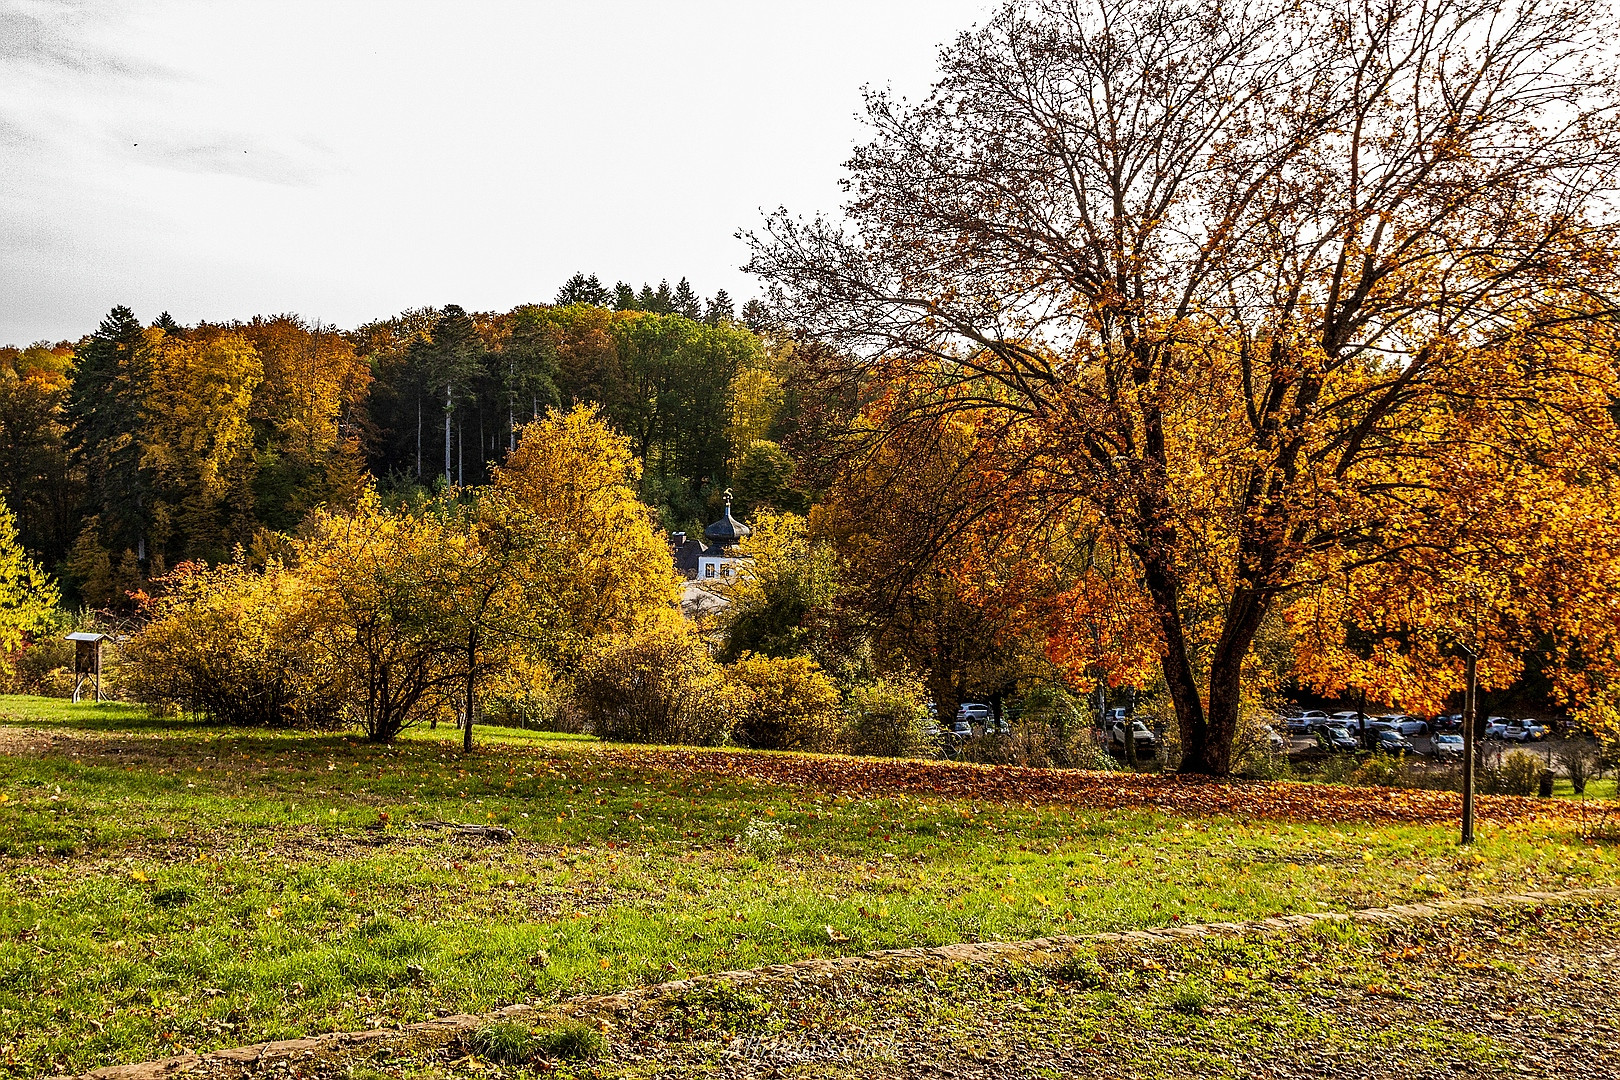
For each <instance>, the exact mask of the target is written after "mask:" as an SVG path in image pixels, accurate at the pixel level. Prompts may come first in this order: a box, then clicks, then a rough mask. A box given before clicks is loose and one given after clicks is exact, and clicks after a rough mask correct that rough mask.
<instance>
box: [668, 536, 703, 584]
mask: <svg viewBox="0 0 1620 1080" xmlns="http://www.w3.org/2000/svg"><path fill="white" fill-rule="evenodd" d="M670 547H671V548H672V549H673V551H674V553H675V569H676V570H678V571H680V572H681V573H682V574H685V575H686V576H687V577H692V576H693V575H695V574H696V573H697V569H698V558H699V557H700V556H702V554H703V541H701V540H687V541H685V542H684V543H680V544H671V545H670Z"/></svg>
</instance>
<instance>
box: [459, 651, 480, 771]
mask: <svg viewBox="0 0 1620 1080" xmlns="http://www.w3.org/2000/svg"><path fill="white" fill-rule="evenodd" d="M477 681H478V631H477V630H476V629H473V630H469V631H467V711H466V719H465V721H464V722H463V724H462V728H461V751H462V753H464V754H470V753H472V728H473V703H474V702H475V701H476V700H477V697H476V695H475V690H476V687H477Z"/></svg>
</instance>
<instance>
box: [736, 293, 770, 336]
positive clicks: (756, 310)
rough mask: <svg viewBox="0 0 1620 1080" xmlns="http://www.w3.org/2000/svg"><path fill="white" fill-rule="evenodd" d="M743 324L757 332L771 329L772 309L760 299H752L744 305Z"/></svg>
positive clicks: (760, 332) (761, 332)
mask: <svg viewBox="0 0 1620 1080" xmlns="http://www.w3.org/2000/svg"><path fill="white" fill-rule="evenodd" d="M742 321H743V325H744V326H746V327H748V329H750V330H752V331H753V332H754V333H756V334H763V333H765V331H767V330H769V329H770V325H771V311H770V308H768V307H766V306H765V305H764V304H763V303H762V302H761V301H759V300H750V301H748V303H746V304H744V305H743V309H742Z"/></svg>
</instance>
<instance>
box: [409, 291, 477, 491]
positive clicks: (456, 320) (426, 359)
mask: <svg viewBox="0 0 1620 1080" xmlns="http://www.w3.org/2000/svg"><path fill="white" fill-rule="evenodd" d="M413 353H414V358H415V360H416V363H417V368H418V370H419V371H420V372H421V377H422V381H423V383H424V384H425V386H426V387H427V388H430V389H431V390H433V391H434V392H437V393H441V394H442V395H443V396H442V398H441V399H440V400H441V401H442V402H443V408H444V482H445V484H447V485H454V484H457V483H459V482H460V470H459V469H457V468H456V467H455V463H454V462H453V460H452V458H453V455H454V452H455V435H454V432H453V425H454V420H455V415H456V405H457V395H458V393H459V394H460V395H461V396H463V397H465V396H466V395H467V394H468V392H469V390H470V389H471V384H472V382H473V379H474V377H475V376H477V375H478V374H479V373H480V372H482V370H483V367H484V342H483V339H482V338H481V337H480V336H479V334H478V327H477V326H476V325H475V324H474V323H473V320H472V317H471V316H469V315H468V314H467V312H466V311H465V310H464V309H463V308H462V307H461V306H460V305H459V304H447V305H445V308H444V310H443V311H442V312H441V313H440V314H439V318H438V320H437V321H436V322H435V323H434V324H433V333H432V336H431V337H430V338H429V339H428V340H427V341H423V342H418V343H417V344H416V345H415V346H414V347H413Z"/></svg>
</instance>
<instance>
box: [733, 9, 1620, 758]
mask: <svg viewBox="0 0 1620 1080" xmlns="http://www.w3.org/2000/svg"><path fill="white" fill-rule="evenodd" d="M1613 26H1614V22H1613V18H1612V15H1611V14H1610V13H1609V12H1608V11H1607V10H1606V9H1605V8H1603V7H1601V6H1599V5H1591V4H1584V3H1542V2H1539V0H1400V2H1397V0H1350V2H1340V3H1333V2H1314V0H1304V2H1303V3H1301V2H1297V0H1255V2H1252V3H1247V4H1244V3H1222V2H1218V0H1186V2H1180V3H1177V2H1171V0H1030V2H1015V3H1011V4H1008V5H1007V6H1005V7H1004V8H1002V9H1000V10H999V11H998V12H997V13H996V14H995V15H994V16H993V17H991V18H990V19H989V21H988V22H987V23H986V24H985V25H984V26H982V27H980V28H976V29H974V30H973V31H971V32H968V33H965V34H963V35H962V36H961V37H960V38H958V39H957V40H956V41H955V43H954V44H952V45H950V46H949V47H947V48H945V49H943V50H942V52H941V67H942V72H941V76H940V79H939V81H938V83H937V84H936V86H935V88H934V90H933V92H932V93H931V94H930V96H929V97H927V98H926V99H925V100H923V101H921V102H918V103H908V102H906V101H903V100H898V99H896V98H894V97H893V96H891V95H888V94H885V93H873V94H871V95H869V97H868V119H869V122H870V125H871V127H872V130H873V134H872V137H871V141H870V142H868V143H867V144H866V145H864V146H862V147H860V148H859V149H858V150H857V151H856V153H855V155H854V156H853V158H852V159H851V160H850V161H849V162H848V165H847V170H848V177H847V190H848V192H849V200H848V202H847V203H846V205H845V207H844V211H843V220H842V221H837V220H829V219H825V218H816V219H813V220H808V221H807V220H804V219H801V218H796V217H793V216H791V215H789V214H788V213H787V212H785V211H782V212H778V213H777V214H775V215H773V216H771V217H770V218H768V219H767V222H766V224H765V225H764V226H763V228H762V229H761V230H760V231H758V232H757V233H754V234H750V235H749V237H748V239H749V241H750V243H751V245H752V260H751V263H750V266H749V269H751V270H752V271H753V272H755V273H757V274H759V275H761V276H763V277H764V278H765V279H766V281H767V282H768V283H769V285H770V288H771V295H772V298H773V301H774V305H775V307H776V312H777V316H778V317H779V318H780V319H781V320H782V321H783V323H784V324H785V325H787V326H789V327H792V328H794V329H795V330H796V331H797V332H799V333H801V334H803V335H806V336H807V337H810V338H814V339H817V340H819V341H822V342H824V343H827V344H829V345H832V346H834V347H835V348H836V350H838V351H839V352H840V354H841V355H843V356H845V357H848V358H849V362H850V363H851V364H853V365H855V366H856V367H858V368H859V369H861V371H862V373H863V374H865V375H866V376H867V377H877V373H879V372H887V371H894V370H901V371H905V372H907V373H908V377H909V378H911V379H912V380H913V383H915V381H916V380H917V379H918V378H919V377H920V378H922V379H923V380H924V381H927V380H932V382H933V384H934V385H935V386H936V387H937V388H938V390H939V393H937V394H928V393H912V394H910V395H909V397H908V398H907V405H906V407H905V408H903V409H895V410H891V411H889V412H888V413H887V414H886V424H887V425H888V426H889V427H890V428H892V427H894V426H896V425H902V424H906V423H908V422H913V421H915V422H919V423H921V422H925V421H926V420H927V418H928V417H929V416H930V415H934V416H936V417H937V414H938V412H939V411H941V410H945V409H961V408H966V407H971V408H973V409H976V410H979V411H980V412H981V413H983V414H987V415H999V416H1001V417H1003V418H1004V419H1005V422H1006V425H1007V431H1008V438H1009V439H1015V438H1016V439H1017V440H1018V442H1019V446H1020V447H1021V448H1025V449H1027V448H1031V447H1034V448H1035V449H1031V450H1030V451H1029V453H1028V454H1027V455H1026V457H1027V460H1028V461H1029V462H1030V465H1031V467H1030V469H1029V471H1028V474H1027V475H1026V476H1023V477H1020V478H1017V479H1019V480H1021V481H1022V482H1021V483H1016V484H1013V485H1011V487H1010V490H1012V491H1015V492H1017V493H1018V494H1019V495H1020V497H1022V498H1024V499H1026V500H1028V501H1030V502H1031V503H1032V504H1038V506H1039V509H1040V511H1041V512H1042V513H1043V514H1046V515H1048V517H1050V515H1052V514H1054V513H1059V512H1062V511H1063V509H1064V508H1069V509H1071V510H1072V511H1073V512H1074V513H1076V514H1077V515H1080V516H1082V517H1084V518H1085V519H1086V520H1087V521H1088V522H1089V523H1090V524H1089V525H1088V527H1096V528H1102V529H1105V530H1107V531H1108V532H1109V533H1110V534H1111V535H1112V536H1113V537H1115V538H1117V540H1118V543H1119V546H1120V549H1121V550H1122V551H1124V552H1126V553H1127V554H1128V557H1129V559H1130V560H1131V561H1132V562H1133V564H1134V567H1135V573H1136V574H1137V576H1138V578H1139V583H1140V586H1141V589H1142V591H1143V593H1144V595H1145V596H1146V597H1147V598H1148V601H1149V602H1150V603H1151V605H1152V609H1153V612H1154V619H1155V622H1156V628H1157V632H1158V634H1159V637H1160V640H1159V641H1158V642H1157V647H1158V648H1159V650H1160V652H1161V655H1162V657H1163V668H1164V675H1165V680H1166V683H1167V685H1168V689H1169V693H1170V696H1171V698H1172V700H1173V701H1174V704H1175V708H1176V712H1177V716H1178V721H1179V726H1180V731H1181V738H1182V744H1183V746H1184V748H1185V755H1184V759H1183V763H1182V769H1183V770H1184V771H1190V772H1200V773H1210V774H1217V775H1218V774H1224V773H1226V772H1228V771H1229V770H1230V768H1231V746H1232V737H1233V733H1234V731H1235V728H1236V724H1237V718H1238V712H1239V705H1240V701H1239V699H1240V696H1241V693H1240V691H1241V683H1242V669H1243V664H1244V661H1245V657H1246V656H1247V655H1248V654H1249V651H1250V648H1251V645H1252V644H1253V642H1254V639H1255V635H1256V633H1257V632H1258V630H1259V628H1260V627H1261V625H1262V622H1263V621H1264V620H1265V618H1266V616H1267V614H1268V612H1270V611H1271V610H1272V608H1273V606H1274V604H1275V602H1276V601H1277V600H1278V598H1279V597H1280V596H1283V595H1285V594H1286V593H1287V592H1288V591H1289V590H1291V589H1294V588H1296V587H1298V585H1299V584H1300V582H1299V581H1298V580H1297V571H1298V570H1299V568H1300V567H1301V566H1302V564H1303V563H1304V562H1305V561H1306V557H1307V556H1308V555H1309V554H1310V553H1312V552H1316V551H1320V550H1321V549H1323V548H1324V547H1328V546H1341V547H1345V548H1347V549H1354V550H1355V551H1357V552H1358V553H1359V554H1358V557H1360V558H1363V559H1367V558H1377V557H1378V553H1379V538H1378V535H1377V529H1376V527H1372V528H1369V527H1368V525H1369V523H1368V522H1365V521H1356V520H1351V519H1350V518H1349V516H1347V508H1348V507H1352V506H1355V505H1366V504H1365V501H1363V503H1361V504H1358V503H1357V502H1356V501H1355V500H1356V499H1357V498H1363V500H1364V499H1365V497H1370V496H1371V495H1372V494H1374V493H1375V488H1377V486H1378V485H1380V484H1384V485H1385V486H1386V487H1387V486H1388V481H1387V476H1383V475H1382V474H1381V473H1380V471H1379V470H1378V469H1377V468H1370V467H1369V464H1376V463H1377V462H1378V461H1379V460H1380V458H1391V457H1392V456H1398V455H1402V454H1412V453H1418V454H1421V453H1423V452H1424V449H1423V447H1424V444H1423V442H1422V439H1421V438H1418V437H1417V436H1415V435H1414V434H1413V433H1412V432H1411V431H1410V430H1407V429H1409V428H1414V427H1424V429H1425V431H1426V432H1427V434H1426V435H1425V436H1424V437H1428V438H1446V437H1449V436H1448V434H1447V433H1446V432H1444V431H1435V430H1434V425H1433V424H1432V423H1426V424H1424V425H1416V424H1414V421H1413V417H1414V416H1416V415H1417V414H1418V413H1419V412H1421V413H1423V415H1424V416H1426V417H1429V419H1430V420H1432V414H1433V409H1434V407H1435V404H1436V402H1437V401H1443V400H1444V399H1445V398H1446V397H1447V396H1448V395H1453V396H1454V395H1458V394H1466V393H1468V392H1469V378H1468V367H1469V365H1470V363H1471V362H1472V360H1471V358H1472V357H1473V356H1474V355H1475V354H1476V350H1478V349H1480V348H1485V347H1489V346H1490V345H1491V344H1492V343H1494V342H1500V341H1502V340H1504V339H1507V338H1509V337H1512V338H1514V339H1515V340H1516V341H1519V342H1521V343H1524V342H1532V343H1533V342H1534V341H1535V340H1536V338H1537V336H1538V335H1552V334H1557V333H1565V332H1567V331H1568V329H1569V327H1570V326H1572V325H1574V324H1576V323H1578V322H1580V321H1582V320H1593V319H1596V320H1610V319H1612V318H1613V316H1614V312H1615V307H1614V304H1613V300H1612V290H1611V288H1610V285H1611V278H1612V271H1613V262H1612V252H1613V249H1614V241H1615V219H1614V216H1613V213H1612V210H1611V206H1610V202H1609V200H1610V198H1611V196H1612V194H1613V191H1614V187H1615V179H1616V168H1617V165H1620V138H1617V129H1616V103H1617V100H1620V96H1617V93H1616V83H1615V80H1614V76H1613V73H1612V72H1611V71H1610V69H1609V67H1608V65H1607V59H1606V54H1605V51H1604V40H1605V38H1607V37H1611V36H1612V32H1613ZM1555 298H1556V299H1555ZM1512 392H1515V393H1534V386H1533V385H1532V384H1531V383H1529V382H1527V383H1525V384H1523V385H1521V386H1517V387H1515V388H1513V390H1512ZM1206 405H1207V407H1208V411H1209V415H1210V417H1211V418H1212V419H1210V421H1209V422H1210V423H1212V424H1215V425H1217V426H1218V428H1219V430H1218V431H1217V432H1216V434H1215V435H1214V436H1209V437H1207V438H1204V439H1191V440H1189V439H1187V438H1184V437H1182V436H1181V435H1179V434H1178V430H1179V428H1178V425H1183V426H1184V425H1185V423H1186V419H1187V417H1188V416H1189V415H1191V414H1192V413H1193V412H1196V411H1197V410H1198V409H1200V408H1204V407H1206ZM882 433H883V432H882V429H879V430H878V431H877V432H876V433H875V437H879V438H880V437H881V436H882ZM1212 446H1213V447H1214V448H1215V449H1213V450H1211V447H1212ZM1200 453H1210V454H1213V455H1215V456H1216V457H1219V458H1220V462H1221V469H1220V473H1219V486H1220V495H1219V498H1212V499H1206V500H1203V501H1198V500H1192V501H1189V500H1187V499H1185V498H1183V497H1182V496H1183V492H1182V491H1181V490H1180V488H1179V487H1178V485H1181V484H1183V483H1184V482H1185V477H1186V476H1187V475H1189V470H1190V468H1191V466H1190V465H1189V462H1188V461H1187V460H1183V459H1185V458H1186V457H1187V456H1188V455H1195V454H1200ZM1178 455H1181V458H1182V459H1178ZM1192 464H1193V465H1196V464H1197V463H1196V462H1194V463H1192ZM1386 494H1387V492H1386ZM1212 518H1219V519H1221V521H1222V522H1223V523H1224V531H1223V532H1222V534H1221V535H1222V536H1224V537H1225V538H1227V540H1226V541H1224V542H1223V545H1220V546H1219V550H1213V551H1212V550H1203V548H1207V547H1208V546H1209V545H1208V544H1207V543H1206V541H1207V537H1208V535H1209V533H1208V521H1209V519H1212ZM1373 524H1374V525H1375V524H1376V523H1373ZM1194 618H1196V619H1197V620H1199V621H1200V625H1201V626H1202V628H1203V631H1204V632H1205V636H1204V637H1203V638H1201V639H1200V642H1194V641H1193V640H1192V636H1191V634H1190V632H1189V620H1190V619H1194Z"/></svg>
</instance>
